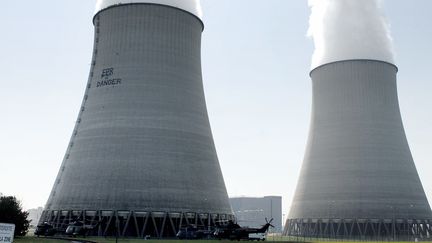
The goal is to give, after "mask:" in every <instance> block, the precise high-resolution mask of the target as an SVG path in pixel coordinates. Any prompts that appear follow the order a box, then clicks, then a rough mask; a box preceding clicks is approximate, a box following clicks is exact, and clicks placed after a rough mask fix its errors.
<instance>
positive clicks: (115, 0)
mask: <svg viewBox="0 0 432 243" xmlns="http://www.w3.org/2000/svg"><path fill="white" fill-rule="evenodd" d="M128 3H157V4H162V5H168V6H173V7H177V8H180V9H183V10H186V11H188V12H190V13H192V14H194V15H196V16H197V17H199V18H202V9H201V2H200V0H97V2H96V13H97V12H99V11H100V10H102V9H105V8H107V7H109V6H113V5H118V4H128Z"/></svg>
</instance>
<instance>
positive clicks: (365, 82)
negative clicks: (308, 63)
mask: <svg viewBox="0 0 432 243" xmlns="http://www.w3.org/2000/svg"><path fill="white" fill-rule="evenodd" d="M397 72H398V68H397V67H396V66H395V65H393V64H391V63H387V62H383V61H379V60H343V61H338V62H333V63H327V64H324V65H321V66H319V67H317V68H315V69H314V70H312V72H311V78H312V83H313V108H312V120H311V128H310V134H309V140H308V144H307V148H306V154H305V158H304V161H303V166H302V169H301V173H300V178H299V181H298V184H297V189H296V193H295V196H294V199H293V203H292V206H291V210H290V213H289V216H288V220H287V222H286V224H285V229H284V234H285V235H297V236H306V237H315V238H316V237H330V238H345V239H353V238H361V239H365V238H368V239H375V240H377V239H393V240H395V239H400V240H404V239H407V240H409V239H414V238H425V237H430V236H431V235H432V226H431V225H432V212H431V208H430V206H429V203H428V201H427V198H426V195H425V193H424V190H423V187H422V184H421V181H420V178H419V176H418V174H417V170H416V167H415V165H414V161H413V158H412V156H411V152H410V149H409V146H408V142H407V139H406V136H405V131H404V128H403V124H402V119H401V114H400V110H399V102H398V95H397V84H396V79H397Z"/></svg>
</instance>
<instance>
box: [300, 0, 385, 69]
mask: <svg viewBox="0 0 432 243" xmlns="http://www.w3.org/2000/svg"><path fill="white" fill-rule="evenodd" d="M381 3H382V0H309V6H310V8H311V11H312V13H311V16H310V20H309V22H310V23H309V24H310V26H309V31H308V36H310V37H312V38H313V40H314V43H315V53H314V55H313V58H312V68H315V67H318V66H320V65H323V64H326V63H330V62H334V61H341V60H349V59H373V60H380V61H386V62H390V63H394V51H393V41H392V38H391V36H390V26H389V24H388V22H387V20H386V19H385V17H384V14H383V11H382V8H381Z"/></svg>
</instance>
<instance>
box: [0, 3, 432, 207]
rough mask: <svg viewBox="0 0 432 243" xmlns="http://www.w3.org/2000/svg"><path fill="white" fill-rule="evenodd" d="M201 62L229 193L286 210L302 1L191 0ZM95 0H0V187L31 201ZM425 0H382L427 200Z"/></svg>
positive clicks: (83, 62) (294, 144)
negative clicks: (199, 21) (197, 1)
mask: <svg viewBox="0 0 432 243" xmlns="http://www.w3.org/2000/svg"><path fill="white" fill-rule="evenodd" d="M202 5H203V12H204V22H205V25H206V28H205V31H204V34H203V52H202V53H203V73H204V85H205V92H206V97H207V106H208V110H209V115H210V120H211V125H212V129H213V135H214V139H215V143H216V146H217V151H218V156H219V161H220V164H221V167H222V170H223V173H224V178H225V182H226V186H227V189H228V192H229V195H230V196H241V195H245V196H264V195H282V196H283V200H284V201H283V205H284V213H285V214H287V212H288V210H289V205H290V203H291V199H292V196H293V193H294V190H295V186H296V182H297V177H298V174H299V171H300V166H301V162H302V160H303V154H304V150H305V145H306V139H307V135H308V127H309V120H310V109H311V81H310V79H309V76H308V72H309V69H310V65H311V56H312V53H313V42H312V40H310V39H308V38H307V37H306V33H307V29H308V21H309V20H308V18H309V14H310V11H309V8H308V6H307V1H306V0H265V1H262V0H202ZM94 7H95V1H91V0H90V1H89V0H63V1H57V0H44V1H26V2H25V3H24V2H23V1H4V2H2V4H1V7H0V11H1V15H0V31H1V33H2V34H1V38H0V53H1V57H0V74H1V79H0V80H1V81H0V82H1V86H0V104H1V107H2V109H1V113H0V114H1V119H0V192H2V193H4V194H6V195H16V196H17V197H18V198H20V199H21V200H22V201H23V204H24V207H25V208H33V207H37V206H42V205H44V204H45V202H46V200H47V199H48V195H49V193H50V190H51V188H52V184H53V182H54V180H55V177H56V175H57V172H58V169H59V167H60V163H61V161H62V159H63V156H64V153H65V151H66V147H67V144H68V142H69V138H70V135H71V133H72V129H73V126H74V123H75V120H76V118H77V115H78V111H79V108H80V104H81V100H82V97H83V94H84V89H85V85H86V82H87V78H88V72H89V68H90V61H91V51H92V44H93V28H92V22H91V20H92V17H93V14H94ZM430 9H432V1H430V0H410V1H407V0H387V1H385V12H386V14H387V16H388V19H389V21H390V24H391V31H392V35H393V38H394V44H395V50H396V63H397V64H398V66H399V68H400V72H399V81H398V88H399V98H400V106H401V111H402V116H403V121H404V124H405V129H406V132H407V136H408V140H409V143H410V147H411V150H412V153H413V156H414V160H415V162H416V165H417V169H418V170H419V174H420V177H421V179H422V181H423V186H424V188H425V190H426V193H427V195H428V198H429V200H430V201H432V163H431V162H432V161H431V158H432V150H431V148H432V126H431V124H432V111H431V107H432V96H431V95H430V93H431V91H432V78H431V75H430V74H429V72H430V71H431V69H432V61H431V58H430V57H431V56H432V46H431V44H430V43H432V28H431V27H430V23H432V16H431V15H430Z"/></svg>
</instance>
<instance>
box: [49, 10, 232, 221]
mask: <svg viewBox="0 0 432 243" xmlns="http://www.w3.org/2000/svg"><path fill="white" fill-rule="evenodd" d="M94 24H95V32H96V34H95V47H94V57H93V61H92V68H91V73H90V80H89V84H88V87H87V89H86V92H85V97H84V101H83V106H82V109H81V112H80V114H79V117H78V121H77V125H76V127H75V129H74V134H73V136H72V139H71V142H70V146H69V148H68V150H67V152H66V156H65V159H64V161H63V164H62V166H61V169H60V172H59V174H58V177H57V180H56V183H55V185H54V188H53V190H52V193H51V195H50V198H49V200H48V203H47V206H46V210H138V211H157V212H203V213H220V214H231V213H232V212H231V208H230V205H229V202H228V196H227V192H226V189H225V185H224V180H223V177H222V173H221V169H220V166H219V162H218V158H217V155H216V151H215V146H214V143H213V138H212V133H211V130H210V124H209V119H208V115H207V110H206V103H205V98H204V91H203V84H202V75H201V54H200V51H201V34H202V30H203V25H202V22H201V21H200V20H199V19H198V18H197V17H196V16H194V15H192V14H190V13H188V12H185V11H182V10H179V9H176V8H172V7H167V6H162V5H152V4H131V5H123V6H116V7H111V8H109V9H106V10H103V11H101V12H99V13H98V14H97V15H96V17H95V19H94Z"/></svg>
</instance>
